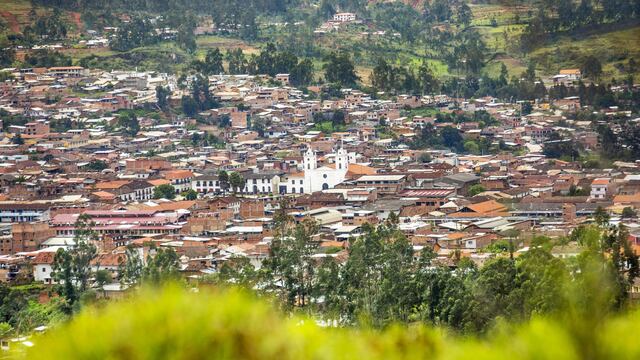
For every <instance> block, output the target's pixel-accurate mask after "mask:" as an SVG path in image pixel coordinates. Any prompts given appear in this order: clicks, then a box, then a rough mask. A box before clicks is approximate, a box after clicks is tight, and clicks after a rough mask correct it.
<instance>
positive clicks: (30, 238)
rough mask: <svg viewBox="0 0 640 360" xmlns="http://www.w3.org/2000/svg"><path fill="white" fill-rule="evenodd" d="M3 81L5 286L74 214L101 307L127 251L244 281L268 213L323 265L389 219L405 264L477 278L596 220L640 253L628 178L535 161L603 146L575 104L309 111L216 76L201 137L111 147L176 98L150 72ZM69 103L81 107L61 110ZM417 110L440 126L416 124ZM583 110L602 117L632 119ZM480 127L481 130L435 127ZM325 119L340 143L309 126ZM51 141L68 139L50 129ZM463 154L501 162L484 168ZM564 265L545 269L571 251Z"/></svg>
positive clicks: (284, 97) (638, 196)
mask: <svg viewBox="0 0 640 360" xmlns="http://www.w3.org/2000/svg"><path fill="white" fill-rule="evenodd" d="M4 71H7V72H9V73H10V74H11V75H12V79H13V80H12V81H7V82H4V83H3V84H2V97H1V99H0V101H1V104H2V105H1V106H2V109H3V111H5V112H6V113H8V114H10V115H14V114H18V115H21V116H24V117H25V118H26V119H28V122H26V123H25V124H24V125H8V124H5V125H4V128H5V130H6V131H5V133H4V137H3V140H2V143H1V147H0V156H1V158H2V164H1V165H2V167H1V169H2V170H1V171H2V177H1V181H2V194H0V196H1V201H0V207H1V208H2V211H1V212H0V224H1V226H2V229H1V231H2V241H0V244H1V247H0V254H2V255H1V257H0V263H1V264H2V266H1V268H2V278H3V279H2V280H3V281H9V282H23V281H26V280H27V279H32V280H33V281H36V282H42V283H44V284H54V283H56V279H55V278H53V277H52V264H53V258H54V255H55V253H56V251H58V249H60V248H62V249H68V248H72V247H74V246H75V242H74V239H76V237H77V235H78V234H77V228H76V222H77V221H78V219H79V217H81V216H84V215H86V216H88V218H90V221H91V230H92V231H94V232H95V233H96V235H97V236H98V237H97V238H96V239H95V243H96V245H97V247H98V250H99V251H98V252H97V253H96V256H95V258H94V259H93V261H92V264H93V265H92V266H93V268H94V270H95V271H97V270H98V269H107V270H108V271H109V272H110V273H111V279H113V281H114V283H113V284H106V285H105V288H106V289H109V291H113V292H116V293H117V292H120V291H123V290H124V289H123V287H121V286H119V285H118V282H117V279H119V276H120V274H119V273H118V271H119V270H120V269H121V266H122V265H123V264H124V262H125V261H126V254H129V255H130V254H132V253H126V251H125V250H126V249H127V248H130V247H133V248H136V249H138V252H137V254H147V253H149V251H150V248H151V247H160V248H168V249H172V250H174V251H175V252H176V254H178V255H179V259H180V267H179V269H180V271H181V272H182V273H183V275H184V276H186V277H190V278H198V277H200V276H203V275H204V274H208V273H211V272H215V271H216V270H217V269H220V267H221V266H222V264H224V263H225V262H226V261H229V260H230V259H234V258H235V257H246V258H248V259H250V260H251V264H253V265H254V266H255V267H257V268H259V267H260V266H261V262H262V260H264V259H265V258H266V257H267V256H268V253H269V245H270V241H271V239H272V238H273V236H274V226H275V225H274V219H273V216H274V213H276V211H278V210H279V209H280V210H282V209H281V208H280V207H281V206H282V204H285V202H283V200H284V199H286V200H288V201H287V202H286V204H288V208H286V209H284V210H286V212H287V214H289V215H291V216H293V217H294V218H295V221H296V222H303V221H304V220H306V219H311V220H313V221H314V222H315V223H317V224H318V226H319V228H318V233H317V234H315V235H314V241H317V245H318V246H317V249H316V251H317V253H316V255H317V256H331V257H335V258H337V259H340V258H342V257H343V256H344V254H346V250H347V248H348V246H349V243H350V240H351V239H354V238H357V237H358V236H360V235H361V234H362V225H363V224H365V223H369V224H377V223H382V222H384V221H386V220H387V219H388V217H389V216H390V214H392V213H393V214H395V215H397V216H398V218H399V228H400V230H401V231H402V232H403V233H404V234H405V235H406V236H407V237H408V238H409V239H410V241H411V243H412V245H413V246H414V249H416V251H418V249H422V248H423V247H425V246H428V247H431V248H433V249H434V251H435V252H436V253H437V255H438V259H439V260H440V261H443V262H445V263H449V264H451V265H452V266H453V265H454V263H455V261H454V259H455V258H454V256H453V254H455V256H457V257H458V258H459V257H467V258H469V259H471V260H472V261H474V262H477V263H479V264H481V263H482V262H483V261H485V260H486V259H487V258H489V257H492V256H495V254H494V253H493V252H492V251H491V250H489V249H492V247H493V246H494V245H495V244H501V243H503V242H504V241H505V240H510V241H513V240H514V239H515V237H514V234H518V237H517V243H516V244H514V245H515V248H514V250H515V251H517V252H523V251H526V250H527V244H528V241H527V239H528V238H530V237H531V236H533V235H534V234H535V235H538V236H539V235H544V236H550V237H559V236H566V235H568V234H569V233H570V231H571V230H572V229H574V228H575V227H576V226H577V225H580V224H584V223H589V222H591V221H593V219H594V215H595V214H596V213H597V212H598V211H600V212H604V213H605V214H607V216H610V217H611V221H612V222H613V223H616V224H617V223H624V224H625V226H627V227H628V228H629V229H630V237H629V241H630V242H631V243H632V245H633V246H637V245H640V224H638V218H637V213H636V209H637V208H638V206H640V161H635V162H632V161H631V162H624V161H616V162H614V163H613V164H612V167H611V168H605V169H597V168H585V167H584V166H583V164H581V163H580V162H577V161H570V160H571V159H569V160H566V159H565V160H562V159H559V158H553V157H550V156H546V155H545V152H544V151H543V150H544V148H545V147H547V148H548V147H550V146H551V145H552V142H553V141H552V140H551V136H552V135H553V134H557V133H562V134H568V138H565V139H563V140H556V141H559V142H566V141H569V140H571V141H573V142H575V144H576V146H578V145H579V146H580V147H581V148H584V149H587V150H589V151H594V152H595V151H597V149H598V148H599V146H601V144H600V141H599V135H598V133H597V132H596V131H595V130H594V125H595V124H594V122H592V121H572V120H568V119H567V117H566V115H567V114H570V113H575V112H576V111H579V109H580V101H579V99H578V98H577V97H567V98H563V99H559V100H556V101H553V102H540V103H535V104H530V103H527V105H528V106H532V111H531V112H530V113H529V114H528V115H521V108H522V107H523V104H522V102H514V103H504V102H501V101H500V100H499V99H496V98H491V97H487V98H480V99H464V98H451V97H449V96H446V95H436V96H410V95H399V96H397V97H394V98H393V99H388V100H380V99H375V98H374V97H373V96H372V95H371V94H366V93H363V92H361V91H358V90H353V89H345V88H343V89H340V94H339V97H337V98H335V99H329V100H319V99H318V96H312V95H310V94H304V93H303V92H301V91H300V90H298V89H296V88H293V87H290V86H288V83H289V75H288V74H277V75H276V76H275V77H274V78H270V77H269V76H250V75H236V76H233V75H214V76H210V77H209V79H208V81H209V84H210V91H211V95H212V96H213V97H214V98H215V99H217V101H219V102H220V103H221V104H224V105H223V106H221V107H219V108H216V109H212V110H207V111H204V112H201V113H199V114H198V115H197V116H198V118H199V119H200V122H198V121H196V120H195V119H194V118H189V117H185V116H178V117H174V118H170V119H154V118H150V117H146V116H140V117H138V118H137V119H136V122H137V123H136V124H135V126H134V127H135V129H136V130H137V131H134V132H129V133H127V131H128V128H130V127H132V126H131V125H127V124H123V121H122V120H123V118H125V117H126V116H130V115H128V114H129V113H128V112H126V111H133V109H138V108H144V107H147V108H150V107H151V108H153V107H155V106H158V102H159V101H158V98H157V97H156V88H157V87H160V88H166V89H169V91H168V93H169V94H168V95H167V96H166V99H165V100H163V101H166V102H168V104H169V105H168V106H170V105H171V104H174V103H175V104H176V105H178V104H179V103H180V99H181V98H182V96H183V95H185V93H186V91H187V90H181V89H179V88H178V86H177V85H176V82H177V80H176V78H175V77H173V76H171V75H167V74H158V73H153V72H126V71H110V72H107V71H101V70H97V69H84V68H81V67H78V66H72V67H54V68H48V69H47V68H26V69H6V70H4ZM554 80H557V77H554ZM105 84H108V85H109V86H110V88H112V89H113V90H109V91H105V90H104V89H105ZM273 84H277V85H273ZM78 86H81V87H82V88H83V89H86V90H87V95H86V96H83V97H80V96H76V95H75V94H74V92H73V90H72V89H75V88H77V87H78ZM314 90H316V89H314ZM316 91H318V92H320V91H321V90H320V89H317V90H316ZM93 92H98V93H99V95H93ZM52 99H54V100H53V101H52ZM421 109H428V110H431V112H432V113H433V114H436V113H437V114H438V116H432V115H417V113H419V111H416V110H421ZM123 111H124V112H123ZM599 111H600V113H601V114H602V116H603V117H605V118H606V117H618V116H622V117H628V116H630V115H631V113H630V112H622V111H618V110H617V109H616V108H604V109H600V110H599ZM478 113H483V114H486V117H487V118H489V119H491V120H490V122H488V121H485V123H481V122H479V121H465V122H462V123H454V122H453V121H452V120H448V118H442V117H440V114H450V115H463V114H470V117H471V118H473V114H478ZM336 117H339V118H341V120H340V122H341V123H340V124H341V125H340V127H341V129H340V131H333V132H327V131H325V130H324V129H323V128H322V127H319V126H318V123H320V124H321V123H323V122H325V121H329V123H330V124H331V119H335V118H336ZM318 119H320V120H318ZM325 119H328V120H325ZM629 121H630V122H635V123H636V124H638V123H640V118H636V119H629ZM63 124H71V126H69V125H67V126H68V127H71V128H72V129H68V130H67V129H64V128H62V129H60V128H61V127H63V126H64V125H63ZM210 124H217V125H210ZM221 124H222V125H221ZM125 127H128V128H125ZM426 128H430V129H434V131H435V129H453V130H454V131H453V136H452V137H453V138H454V139H456V141H458V142H459V143H461V144H463V145H464V146H463V148H464V149H463V151H462V153H457V152H455V146H457V145H456V144H453V147H452V150H437V149H429V150H416V149H413V148H412V146H411V145H412V144H414V143H415V141H416V138H419V137H420V136H421V134H422V132H424V130H425V129H426ZM443 136H444V135H443ZM211 138H213V139H215V140H214V141H207V140H208V139H211ZM478 140H482V141H483V142H486V143H488V144H489V147H496V148H498V149H508V150H507V151H499V152H497V153H491V151H489V150H487V151H486V152H487V153H483V152H482V151H479V150H478V146H477V145H476V142H477V141H478ZM550 144H551V145H550ZM483 146H484V145H483ZM469 149H472V151H471V152H470V151H468V150H469ZM570 249H571V250H568V249H567V248H566V247H560V248H558V249H555V250H554V255H556V256H570V255H571V254H574V255H575V254H577V253H578V251H579V250H578V249H572V248H570ZM140 256H141V255H140ZM109 285H111V286H109Z"/></svg>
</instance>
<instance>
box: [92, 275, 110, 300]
mask: <svg viewBox="0 0 640 360" xmlns="http://www.w3.org/2000/svg"><path fill="white" fill-rule="evenodd" d="M95 281H96V285H97V286H98V288H99V289H100V290H102V295H103V296H104V295H105V294H106V291H105V289H104V286H105V285H107V284H110V283H111V281H113V277H112V276H111V272H109V270H104V269H101V270H98V271H96V273H95Z"/></svg>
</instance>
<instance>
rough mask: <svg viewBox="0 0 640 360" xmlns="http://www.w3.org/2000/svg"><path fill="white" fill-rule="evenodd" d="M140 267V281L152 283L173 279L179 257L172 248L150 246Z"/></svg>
mask: <svg viewBox="0 0 640 360" xmlns="http://www.w3.org/2000/svg"><path fill="white" fill-rule="evenodd" d="M151 250H152V251H151V252H150V253H149V255H148V256H147V261H146V266H145V267H144V268H143V269H142V278H141V280H142V282H143V283H150V284H154V285H158V284H162V283H164V282H168V281H175V280H176V279H177V278H178V276H179V273H178V268H179V265H180V259H179V258H178V254H176V252H175V251H174V250H173V249H172V248H162V247H160V248H152V249H151Z"/></svg>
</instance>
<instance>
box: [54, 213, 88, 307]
mask: <svg viewBox="0 0 640 360" xmlns="http://www.w3.org/2000/svg"><path fill="white" fill-rule="evenodd" d="M93 226H94V224H93V223H92V222H91V217H90V216H89V215H87V214H81V215H80V216H78V219H77V220H76V223H75V225H74V231H75V235H74V242H75V246H73V247H72V248H70V249H68V250H65V249H63V248H60V249H58V251H57V252H56V254H55V256H54V259H53V265H52V269H53V271H52V274H51V275H52V278H53V279H55V280H56V281H57V282H58V283H59V284H60V285H59V286H58V292H59V293H60V295H62V296H63V297H64V298H65V299H66V301H67V303H68V305H69V306H73V305H74V304H75V303H76V301H78V299H80V296H81V295H82V294H83V293H84V292H85V291H87V289H88V287H89V279H90V277H91V260H93V258H95V256H96V255H97V248H96V246H95V245H94V244H93V242H95V241H96V240H97V238H98V235H97V233H96V232H95V231H94V230H93Z"/></svg>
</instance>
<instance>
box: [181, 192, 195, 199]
mask: <svg viewBox="0 0 640 360" xmlns="http://www.w3.org/2000/svg"><path fill="white" fill-rule="evenodd" d="M181 195H182V196H183V197H184V198H185V199H187V200H195V199H197V198H198V193H197V192H196V191H195V190H193V189H189V190H187V191H185V192H183V193H182V194H181Z"/></svg>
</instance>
